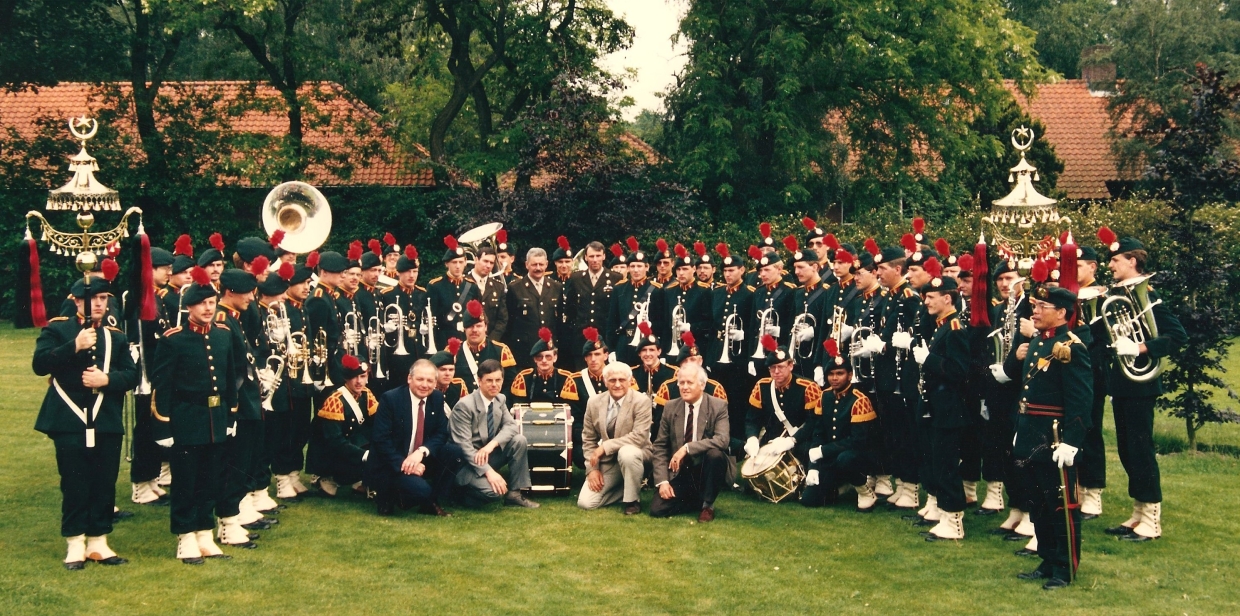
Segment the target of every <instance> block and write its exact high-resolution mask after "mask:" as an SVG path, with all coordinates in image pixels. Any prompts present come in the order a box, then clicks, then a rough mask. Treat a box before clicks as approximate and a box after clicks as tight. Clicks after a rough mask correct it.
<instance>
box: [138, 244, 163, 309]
mask: <svg viewBox="0 0 1240 616" xmlns="http://www.w3.org/2000/svg"><path fill="white" fill-rule="evenodd" d="M138 268H139V272H138V288H137V289H136V290H135V292H136V294H137V296H138V318H139V319H141V320H143V321H154V320H155V319H156V318H158V317H159V307H158V306H156V305H155V273H154V271H153V270H152V269H151V236H149V235H147V234H146V231H145V230H144V229H143V227H142V225H138Z"/></svg>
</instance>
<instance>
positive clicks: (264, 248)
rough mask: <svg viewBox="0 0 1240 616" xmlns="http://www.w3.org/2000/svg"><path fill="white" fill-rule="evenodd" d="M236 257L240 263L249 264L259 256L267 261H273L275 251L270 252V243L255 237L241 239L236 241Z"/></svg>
mask: <svg viewBox="0 0 1240 616" xmlns="http://www.w3.org/2000/svg"><path fill="white" fill-rule="evenodd" d="M237 255H238V256H240V257H241V260H242V261H245V262H246V263H249V262H250V261H253V260H254V259H257V258H258V257H259V256H260V255H261V256H264V257H267V260H268V261H275V259H276V251H275V250H272V248H271V242H268V241H267V240H264V239H261V238H257V237H243V238H241V239H240V240H237Z"/></svg>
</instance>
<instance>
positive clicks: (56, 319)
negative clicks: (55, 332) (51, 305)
mask: <svg viewBox="0 0 1240 616" xmlns="http://www.w3.org/2000/svg"><path fill="white" fill-rule="evenodd" d="M68 320H69V317H52V318H50V319H48V320H47V322H48V323H56V322H57V321H68Z"/></svg>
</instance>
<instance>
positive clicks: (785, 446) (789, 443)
mask: <svg viewBox="0 0 1240 616" xmlns="http://www.w3.org/2000/svg"><path fill="white" fill-rule="evenodd" d="M769 444H770V445H771V448H772V449H774V450H775V451H778V452H779V453H783V452H785V451H788V450H789V449H792V448H793V447H796V446H797V440H796V439H795V438H792V437H791V436H781V437H779V438H775V439H771V442H770V443H769Z"/></svg>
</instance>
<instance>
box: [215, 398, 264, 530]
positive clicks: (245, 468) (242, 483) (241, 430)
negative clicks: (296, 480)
mask: <svg viewBox="0 0 1240 616" xmlns="http://www.w3.org/2000/svg"><path fill="white" fill-rule="evenodd" d="M262 428H263V422H262V421H255V420H252V419H245V420H243V419H238V420H237V434H236V436H233V437H231V438H229V439H228V441H227V442H226V452H225V454H224V484H223V488H222V492H221V493H220V496H219V498H218V500H217V502H216V511H215V513H216V515H218V516H220V517H221V518H230V517H232V516H235V515H237V513H239V512H240V504H241V499H243V498H245V496H246V494H247V493H249V492H252V491H254V489H255V488H253V487H252V486H253V484H254V479H253V470H254V467H255V465H256V464H257V458H256V456H257V455H258V454H259V453H260V451H261V450H262V446H263V430H262Z"/></svg>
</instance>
